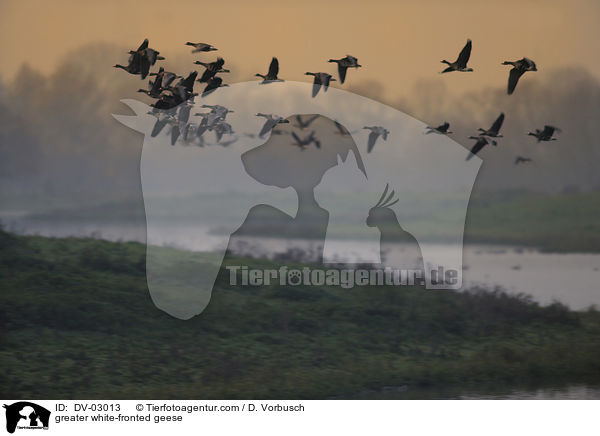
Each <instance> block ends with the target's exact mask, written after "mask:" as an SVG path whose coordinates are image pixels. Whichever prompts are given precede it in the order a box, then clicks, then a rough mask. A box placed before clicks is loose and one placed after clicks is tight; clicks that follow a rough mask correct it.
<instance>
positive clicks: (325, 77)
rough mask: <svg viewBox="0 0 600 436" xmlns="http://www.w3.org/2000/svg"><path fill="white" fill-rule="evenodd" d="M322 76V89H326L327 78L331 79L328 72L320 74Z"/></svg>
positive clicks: (327, 85)
mask: <svg viewBox="0 0 600 436" xmlns="http://www.w3.org/2000/svg"><path fill="white" fill-rule="evenodd" d="M322 76H323V77H322V78H321V82H322V83H323V90H324V91H327V89H329V80H330V79H331V76H330V75H329V74H322Z"/></svg>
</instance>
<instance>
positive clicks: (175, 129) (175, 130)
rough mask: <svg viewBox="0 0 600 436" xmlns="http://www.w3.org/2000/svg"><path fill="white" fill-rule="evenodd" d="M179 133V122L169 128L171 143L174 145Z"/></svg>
mask: <svg viewBox="0 0 600 436" xmlns="http://www.w3.org/2000/svg"><path fill="white" fill-rule="evenodd" d="M180 134H181V129H180V128H179V124H175V125H174V126H173V128H172V129H171V145H175V143H176V142H177V138H179V135H180Z"/></svg>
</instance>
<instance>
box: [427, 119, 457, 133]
mask: <svg viewBox="0 0 600 436" xmlns="http://www.w3.org/2000/svg"><path fill="white" fill-rule="evenodd" d="M449 128H450V123H449V122H448V121H444V124H441V125H439V126H437V127H431V126H427V131H426V132H425V134H429V133H438V134H440V135H448V134H450V133H452V132H451V131H450V130H448V129H449Z"/></svg>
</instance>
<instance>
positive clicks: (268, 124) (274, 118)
mask: <svg viewBox="0 0 600 436" xmlns="http://www.w3.org/2000/svg"><path fill="white" fill-rule="evenodd" d="M256 116H257V117H263V118H266V119H267V121H265V124H263V126H262V129H260V132H259V133H258V137H259V138H262V137H263V136H265V135H266V134H267V132H269V130H271V129H272V128H273V127H275V126H276V125H277V124H285V123H289V122H290V121H289V120H286V119H284V118H283V117H280V116H279V115H273V114H263V113H260V112H259V113H257V114H256Z"/></svg>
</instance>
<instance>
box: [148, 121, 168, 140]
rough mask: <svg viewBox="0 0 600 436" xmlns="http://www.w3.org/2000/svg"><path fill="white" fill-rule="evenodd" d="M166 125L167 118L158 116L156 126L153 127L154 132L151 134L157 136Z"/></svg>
mask: <svg viewBox="0 0 600 436" xmlns="http://www.w3.org/2000/svg"><path fill="white" fill-rule="evenodd" d="M166 125H167V119H166V118H163V119H160V118H158V119H157V120H156V122H155V123H154V127H153V128H152V133H150V136H152V137H153V138H154V137H156V136H157V135H158V134H159V133H160V132H161V131H162V129H163V128H164V127H165V126H166Z"/></svg>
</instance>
